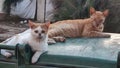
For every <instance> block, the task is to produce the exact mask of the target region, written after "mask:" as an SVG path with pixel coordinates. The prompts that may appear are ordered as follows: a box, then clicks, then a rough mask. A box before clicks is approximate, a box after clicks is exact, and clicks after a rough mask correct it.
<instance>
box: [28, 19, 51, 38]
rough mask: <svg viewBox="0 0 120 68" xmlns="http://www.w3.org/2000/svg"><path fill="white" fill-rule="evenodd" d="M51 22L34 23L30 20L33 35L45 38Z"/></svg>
mask: <svg viewBox="0 0 120 68" xmlns="http://www.w3.org/2000/svg"><path fill="white" fill-rule="evenodd" d="M49 25H50V23H34V22H31V21H29V27H30V28H31V35H32V36H33V37H34V38H36V39H45V38H46V36H47V32H48V28H49Z"/></svg>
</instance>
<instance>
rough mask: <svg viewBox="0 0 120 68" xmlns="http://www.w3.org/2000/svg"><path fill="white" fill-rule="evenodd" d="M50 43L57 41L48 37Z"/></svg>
mask: <svg viewBox="0 0 120 68" xmlns="http://www.w3.org/2000/svg"><path fill="white" fill-rule="evenodd" d="M47 43H48V44H55V43H56V41H55V40H54V39H52V38H48V41H47Z"/></svg>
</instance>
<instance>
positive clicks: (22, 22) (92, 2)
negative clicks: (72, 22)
mask: <svg viewBox="0 0 120 68" xmlns="http://www.w3.org/2000/svg"><path fill="white" fill-rule="evenodd" d="M119 6H120V0H0V25H5V26H8V27H10V26H11V27H15V28H14V29H16V28H18V29H16V31H18V32H20V31H23V30H24V29H26V28H27V26H26V24H27V20H28V19H31V20H34V21H36V20H37V21H39V22H46V21H51V22H53V23H54V22H56V21H60V20H67V19H84V18H88V17H89V8H90V7H94V8H95V9H96V10H99V11H104V10H105V9H109V16H108V17H107V19H106V21H105V23H104V25H105V28H104V32H110V33H120V19H119V18H120V7H119ZM19 28H20V30H19ZM21 28H22V30H21ZM3 29H5V27H3V28H0V30H1V31H0V33H1V34H2V33H5V32H2V31H3ZM6 29H9V28H6ZM13 31H14V32H15V30H13ZM18 32H16V33H18ZM12 33H13V32H12ZM1 36H2V35H1Z"/></svg>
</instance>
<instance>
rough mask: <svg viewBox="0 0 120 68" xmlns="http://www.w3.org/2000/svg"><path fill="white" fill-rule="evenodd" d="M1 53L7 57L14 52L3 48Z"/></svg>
mask: <svg viewBox="0 0 120 68" xmlns="http://www.w3.org/2000/svg"><path fill="white" fill-rule="evenodd" d="M1 54H2V55H3V56H5V57H6V58H9V57H11V56H12V55H13V54H12V53H10V52H8V51H7V50H4V49H1Z"/></svg>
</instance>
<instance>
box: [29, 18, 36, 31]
mask: <svg viewBox="0 0 120 68" xmlns="http://www.w3.org/2000/svg"><path fill="white" fill-rule="evenodd" d="M28 23H29V27H30V28H31V29H33V28H35V27H36V26H35V23H34V22H32V21H31V20H29V21H28Z"/></svg>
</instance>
